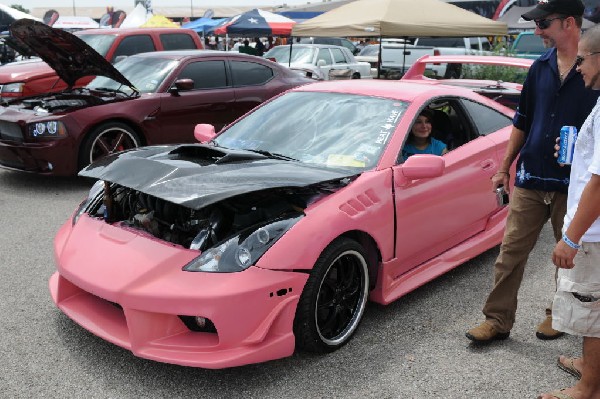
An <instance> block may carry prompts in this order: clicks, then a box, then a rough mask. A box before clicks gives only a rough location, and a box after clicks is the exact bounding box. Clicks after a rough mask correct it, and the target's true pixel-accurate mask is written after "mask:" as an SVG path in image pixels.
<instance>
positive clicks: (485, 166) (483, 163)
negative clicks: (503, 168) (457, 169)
mask: <svg viewBox="0 0 600 399" xmlns="http://www.w3.org/2000/svg"><path fill="white" fill-rule="evenodd" d="M480 165H481V168H482V169H483V170H490V169H492V168H493V167H494V166H495V165H496V163H495V162H494V161H493V160H491V159H486V160H485V161H481V164H480Z"/></svg>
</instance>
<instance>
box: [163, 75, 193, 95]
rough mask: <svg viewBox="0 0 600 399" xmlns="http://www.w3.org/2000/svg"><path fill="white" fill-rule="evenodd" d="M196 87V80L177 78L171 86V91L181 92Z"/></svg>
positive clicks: (174, 92) (172, 92)
mask: <svg viewBox="0 0 600 399" xmlns="http://www.w3.org/2000/svg"><path fill="white" fill-rule="evenodd" d="M193 88H194V81H193V80H192V79H177V80H176V81H175V83H174V84H173V86H171V87H170V88H169V93H171V94H175V95H177V94H179V92H180V91H187V90H192V89H193Z"/></svg>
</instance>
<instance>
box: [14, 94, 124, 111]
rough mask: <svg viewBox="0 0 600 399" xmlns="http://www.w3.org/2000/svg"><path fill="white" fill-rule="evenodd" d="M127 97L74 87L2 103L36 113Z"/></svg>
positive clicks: (90, 105) (85, 105)
mask: <svg viewBox="0 0 600 399" xmlns="http://www.w3.org/2000/svg"><path fill="white" fill-rule="evenodd" d="M128 98H131V97H127V96H125V95H122V94H119V93H115V92H109V91H106V92H95V91H94V92H92V91H91V90H88V89H75V90H72V91H65V92H62V93H49V94H45V95H42V96H37V97H29V98H24V99H17V100H13V101H5V102H3V104H2V105H4V106H12V107H19V108H21V109H28V110H33V111H35V112H38V113H54V112H64V111H67V110H70V109H76V108H87V107H92V106H96V105H102V104H106V103H109V102H114V101H120V100H126V99H128Z"/></svg>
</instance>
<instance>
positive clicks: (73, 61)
mask: <svg viewBox="0 0 600 399" xmlns="http://www.w3.org/2000/svg"><path fill="white" fill-rule="evenodd" d="M10 35H11V39H10V40H9V45H11V44H12V45H14V47H15V49H16V50H17V51H19V52H21V53H25V54H26V55H33V54H35V55H37V56H38V57H40V58H41V59H42V60H44V61H45V62H46V63H47V64H48V65H50V67H51V68H52V69H54V70H55V71H56V73H57V74H58V76H60V78H61V79H62V80H64V81H65V82H66V83H67V84H68V85H69V87H72V86H73V85H74V84H75V82H76V81H77V79H80V78H83V77H85V76H106V77H107V78H110V79H113V80H115V81H117V82H119V83H122V84H124V85H126V86H129V87H131V88H133V89H134V90H135V88H134V87H133V85H132V84H131V82H129V80H127V78H125V76H123V75H122V74H121V72H119V71H117V70H116V69H115V67H113V66H112V64H111V63H110V62H108V61H107V60H106V59H105V58H104V57H102V56H101V55H100V54H98V52H96V50H94V49H93V48H91V47H90V46H88V45H87V44H86V43H85V42H84V41H83V40H81V39H80V38H78V37H77V36H75V35H72V34H71V33H69V32H66V31H64V30H61V29H55V28H52V27H50V26H48V25H46V24H44V23H43V22H38V21H34V20H32V19H19V20H17V21H15V22H13V23H12V24H11V26H10Z"/></svg>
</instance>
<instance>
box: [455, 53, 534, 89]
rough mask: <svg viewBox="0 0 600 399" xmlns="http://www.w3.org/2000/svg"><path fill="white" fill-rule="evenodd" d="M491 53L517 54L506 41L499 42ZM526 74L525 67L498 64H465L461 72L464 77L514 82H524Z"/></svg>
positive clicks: (512, 55)
mask: <svg viewBox="0 0 600 399" xmlns="http://www.w3.org/2000/svg"><path fill="white" fill-rule="evenodd" d="M489 55H500V56H505V57H514V56H515V54H514V52H512V51H511V50H510V48H508V47H506V45H505V43H498V44H497V45H496V46H495V47H494V48H493V50H492V52H491V54H489ZM526 76H527V70H526V69H524V68H517V67H511V66H498V65H463V66H462V74H461V78H462V79H480V80H495V81H499V80H501V81H503V82H513V83H523V82H524V81H525V77H526Z"/></svg>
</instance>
